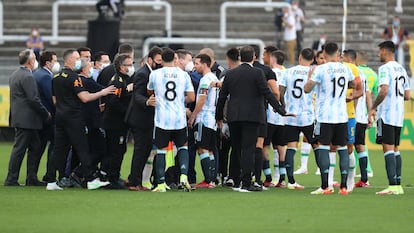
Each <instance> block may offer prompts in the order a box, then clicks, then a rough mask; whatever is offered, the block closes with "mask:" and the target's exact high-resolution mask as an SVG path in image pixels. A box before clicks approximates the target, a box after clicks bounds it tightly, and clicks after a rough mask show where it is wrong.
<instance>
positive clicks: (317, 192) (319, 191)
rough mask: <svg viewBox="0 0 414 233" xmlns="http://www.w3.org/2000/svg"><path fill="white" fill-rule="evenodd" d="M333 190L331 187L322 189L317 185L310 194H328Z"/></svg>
mask: <svg viewBox="0 0 414 233" xmlns="http://www.w3.org/2000/svg"><path fill="white" fill-rule="evenodd" d="M333 192H334V190H333V189H331V188H326V189H322V188H321V187H319V188H318V189H316V190H315V191H312V192H311V193H310V194H312V195H329V194H331V193H333Z"/></svg>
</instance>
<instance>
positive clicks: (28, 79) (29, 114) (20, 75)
mask: <svg viewBox="0 0 414 233" xmlns="http://www.w3.org/2000/svg"><path fill="white" fill-rule="evenodd" d="M9 85H10V120H11V122H10V123H11V125H10V126H12V127H15V128H23V129H41V128H42V127H43V120H45V119H47V116H48V111H47V110H46V108H45V107H44V106H43V104H42V103H41V101H40V98H39V93H38V89H37V85H36V81H35V79H34V78H33V75H32V72H31V71H30V70H29V69H28V68H25V67H19V68H18V69H17V70H16V71H14V72H13V73H12V75H11V76H10V80H9Z"/></svg>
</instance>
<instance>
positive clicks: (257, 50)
mask: <svg viewBox="0 0 414 233" xmlns="http://www.w3.org/2000/svg"><path fill="white" fill-rule="evenodd" d="M250 47H252V48H253V50H254V54H253V56H256V58H259V56H260V47H259V46H258V45H255V44H252V45H250Z"/></svg>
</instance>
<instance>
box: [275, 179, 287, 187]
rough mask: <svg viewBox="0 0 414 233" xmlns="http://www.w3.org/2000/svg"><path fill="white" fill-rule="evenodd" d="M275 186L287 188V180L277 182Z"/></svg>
mask: <svg viewBox="0 0 414 233" xmlns="http://www.w3.org/2000/svg"><path fill="white" fill-rule="evenodd" d="M275 187H276V188H286V182H285V181H281V182H279V183H277V184H276V186H275Z"/></svg>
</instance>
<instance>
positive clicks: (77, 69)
mask: <svg viewBox="0 0 414 233" xmlns="http://www.w3.org/2000/svg"><path fill="white" fill-rule="evenodd" d="M80 68H81V60H77V61H76V62H75V66H74V67H73V70H74V71H79V70H80Z"/></svg>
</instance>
